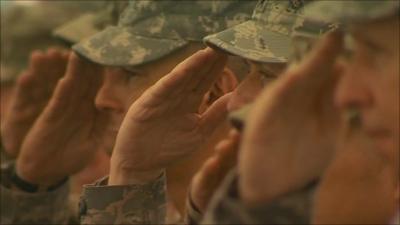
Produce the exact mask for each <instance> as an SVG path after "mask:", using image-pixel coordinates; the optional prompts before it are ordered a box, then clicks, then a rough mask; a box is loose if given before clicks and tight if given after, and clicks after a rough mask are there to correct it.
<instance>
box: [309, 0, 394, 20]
mask: <svg viewBox="0 0 400 225" xmlns="http://www.w3.org/2000/svg"><path fill="white" fill-rule="evenodd" d="M307 8H308V12H309V13H308V14H307V16H308V18H310V19H314V20H321V21H340V22H344V23H346V22H366V21H369V20H374V19H379V18H384V17H388V16H393V15H399V13H400V11H399V10H400V1H398V0H362V1H359V0H348V1H342V0H336V1H335V0H331V1H316V2H315V3H311V4H310V5H308V6H307Z"/></svg>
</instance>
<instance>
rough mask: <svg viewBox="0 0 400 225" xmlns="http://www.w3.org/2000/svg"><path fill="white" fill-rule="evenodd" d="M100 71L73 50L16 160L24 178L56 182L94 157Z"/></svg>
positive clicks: (48, 182) (20, 173) (96, 145)
mask: <svg viewBox="0 0 400 225" xmlns="http://www.w3.org/2000/svg"><path fill="white" fill-rule="evenodd" d="M100 72H101V68H99V67H98V66H96V65H93V64H90V63H87V62H85V61H83V60H82V59H80V58H79V57H78V56H77V55H75V54H70V56H69V61H68V66H67V69H66V72H65V75H64V76H63V78H62V79H60V80H59V81H58V82H57V85H56V88H55V90H54V94H53V96H52V98H51V99H50V100H49V102H48V104H47V105H46V107H45V108H44V109H43V112H42V113H41V114H40V115H39V117H38V118H37V119H36V121H35V123H34V125H33V127H32V128H31V129H30V131H29V132H28V134H27V135H26V137H25V139H24V142H23V144H22V147H21V151H20V154H19V156H18V158H17V160H16V172H17V174H18V175H19V176H20V177H21V178H22V179H24V180H26V181H28V182H30V183H34V184H39V185H53V184H55V183H57V182H59V181H60V180H61V179H63V178H64V177H67V176H69V175H71V174H74V173H76V172H78V171H79V170H81V169H82V168H84V167H85V166H86V164H87V163H88V161H89V160H90V159H91V158H92V157H93V155H94V153H95V151H96V149H97V147H98V141H97V140H96V137H95V136H94V135H93V129H94V127H95V121H96V115H98V114H99V112H98V110H97V109H96V108H95V106H94V104H93V103H94V98H95V96H96V93H97V90H98V88H99V87H100V84H101V79H100V78H101V77H100V76H99V73H100ZM96 126H97V125H96ZM38 150H40V151H38ZM71 162H73V163H71Z"/></svg>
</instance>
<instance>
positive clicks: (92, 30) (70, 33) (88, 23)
mask: <svg viewBox="0 0 400 225" xmlns="http://www.w3.org/2000/svg"><path fill="white" fill-rule="evenodd" d="M96 2H98V4H99V5H101V6H102V7H99V9H97V11H96V12H95V11H94V12H90V13H86V14H84V15H82V16H80V17H78V18H77V19H75V20H72V21H69V22H67V23H66V24H63V25H61V26H60V27H57V28H56V29H55V30H54V31H53V35H54V36H55V37H56V38H59V39H61V40H63V41H65V42H67V43H69V44H71V45H73V44H76V43H78V42H79V41H81V40H83V39H84V38H87V37H90V36H92V35H94V34H96V33H98V32H100V31H102V30H103V29H104V28H106V27H108V26H111V25H116V24H117V23H118V19H119V16H120V14H121V12H122V11H123V9H125V7H126V6H127V4H128V0H125V1H123V0H119V1H106V2H104V1H96Z"/></svg>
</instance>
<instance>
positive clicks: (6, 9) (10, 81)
mask: <svg viewBox="0 0 400 225" xmlns="http://www.w3.org/2000/svg"><path fill="white" fill-rule="evenodd" d="M100 3H101V2H99V1H80V2H79V3H76V2H72V3H71V2H65V1H64V2H63V1H57V2H51V3H50V2H35V3H32V2H30V3H26V2H23V3H21V2H12V3H11V2H10V3H9V4H5V5H3V1H1V4H2V5H1V30H2V32H1V57H0V60H1V73H0V78H1V85H2V88H5V86H6V85H7V86H10V87H12V86H13V85H14V82H15V81H16V79H17V76H18V75H19V72H21V71H22V70H23V69H25V68H26V67H27V64H28V60H29V54H30V53H31V52H32V51H33V50H38V49H39V50H45V49H46V48H48V47H50V46H58V47H63V46H64V45H62V43H60V42H58V41H57V40H54V38H53V37H52V35H51V32H52V30H53V29H54V28H55V27H57V26H59V25H60V24H62V23H65V22H66V21H68V20H70V19H71V18H73V17H75V16H77V15H79V14H81V13H85V12H88V11H91V10H95V9H97V7H98V6H99V4H100ZM48 18H52V19H51V20H49V19H48ZM3 31H4V32H3ZM0 144H1V140H0ZM0 153H1V158H0V159H1V177H0V181H1V185H0V193H1V198H0V200H1V207H0V214H1V219H0V224H66V223H69V224H71V223H73V224H76V223H78V219H77V211H76V210H75V209H72V208H70V205H69V197H70V196H69V189H70V187H69V183H68V182H66V183H64V184H63V185H62V186H60V187H58V188H57V189H55V190H52V191H47V192H36V193H29V192H24V191H22V190H19V189H18V188H17V187H16V186H15V185H13V181H12V179H11V176H12V173H13V168H14V163H13V159H11V158H9V157H7V155H6V154H5V151H4V149H3V146H2V145H1V146H0Z"/></svg>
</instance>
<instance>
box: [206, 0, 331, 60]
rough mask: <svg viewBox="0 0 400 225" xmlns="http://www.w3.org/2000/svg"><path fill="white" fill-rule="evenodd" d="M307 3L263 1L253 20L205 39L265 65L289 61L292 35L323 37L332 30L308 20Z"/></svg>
mask: <svg viewBox="0 0 400 225" xmlns="http://www.w3.org/2000/svg"><path fill="white" fill-rule="evenodd" d="M304 4H305V2H304V1H303V0H287V1H282V0H262V1H259V2H258V4H257V6H256V8H255V9H254V12H253V16H252V19H251V20H249V21H247V22H244V23H242V24H239V25H237V26H234V27H232V28H230V29H227V30H224V31H222V32H220V33H217V34H213V35H210V36H207V37H205V38H204V41H205V42H206V44H207V45H210V46H214V47H217V48H221V49H222V50H224V51H227V52H229V53H231V54H234V55H239V56H241V57H244V58H246V59H249V60H253V61H257V62H261V63H284V62H287V60H288V57H289V55H290V53H291V49H290V46H291V36H292V35H293V34H294V33H295V32H297V31H299V30H302V31H303V32H302V33H303V34H308V35H319V34H321V33H324V32H326V31H328V30H330V29H331V26H330V24H328V23H322V22H321V23H315V22H312V21H308V20H306V19H305V10H304V7H303V6H304Z"/></svg>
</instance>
